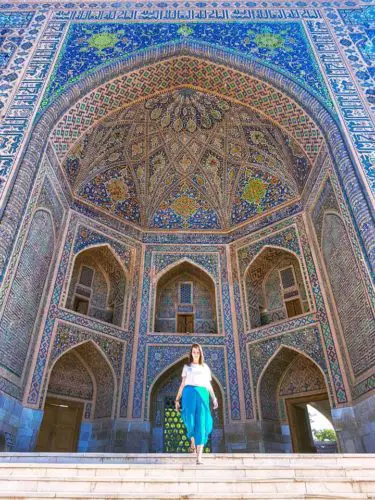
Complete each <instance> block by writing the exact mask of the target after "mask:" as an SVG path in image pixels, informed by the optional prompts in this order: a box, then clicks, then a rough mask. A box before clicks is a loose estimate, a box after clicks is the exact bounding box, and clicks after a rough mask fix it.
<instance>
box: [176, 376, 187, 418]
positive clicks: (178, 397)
mask: <svg viewBox="0 0 375 500" xmlns="http://www.w3.org/2000/svg"><path fill="white" fill-rule="evenodd" d="M185 382H186V377H182V382H181V384H180V387H179V388H178V391H177V396H176V399H175V408H176V411H179V410H180V399H181V396H182V391H183V390H184V387H185Z"/></svg>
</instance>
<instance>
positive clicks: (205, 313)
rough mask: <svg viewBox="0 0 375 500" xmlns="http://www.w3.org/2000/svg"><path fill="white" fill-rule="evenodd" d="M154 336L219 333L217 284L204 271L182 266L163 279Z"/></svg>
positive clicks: (159, 292)
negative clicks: (164, 333)
mask: <svg viewBox="0 0 375 500" xmlns="http://www.w3.org/2000/svg"><path fill="white" fill-rule="evenodd" d="M155 332H171V333H173V332H177V333H217V320H216V293H215V284H214V282H213V280H212V278H211V277H210V276H209V275H208V274H207V273H206V272H204V271H203V270H202V269H201V268H199V267H197V266H195V265H193V264H191V263H190V262H181V263H180V264H177V265H176V266H174V267H172V268H171V269H169V271H167V272H166V273H165V274H163V275H162V276H161V278H160V279H159V281H158V283H157V290H156V306H155Z"/></svg>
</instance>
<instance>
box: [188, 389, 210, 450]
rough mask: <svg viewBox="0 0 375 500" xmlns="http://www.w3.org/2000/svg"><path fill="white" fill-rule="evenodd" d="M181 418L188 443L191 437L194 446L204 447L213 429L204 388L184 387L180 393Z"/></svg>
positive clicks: (207, 394) (207, 397) (208, 401)
mask: <svg viewBox="0 0 375 500" xmlns="http://www.w3.org/2000/svg"><path fill="white" fill-rule="evenodd" d="M181 416H182V420H183V422H184V424H185V426H186V429H187V437H188V439H189V441H190V439H191V438H192V437H193V438H194V441H195V445H196V446H198V445H200V444H203V445H205V444H206V443H207V441H208V437H209V435H210V434H211V432H212V428H213V420H212V415H211V410H210V393H209V392H208V390H207V389H206V388H205V387H200V386H197V385H185V387H184V390H183V391H182V410H181Z"/></svg>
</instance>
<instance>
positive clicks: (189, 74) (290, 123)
mask: <svg viewBox="0 0 375 500" xmlns="http://www.w3.org/2000/svg"><path fill="white" fill-rule="evenodd" d="M181 85H185V86H189V87H198V88H199V87H201V88H204V89H205V90H206V91H207V92H208V93H210V92H214V93H219V94H220V95H221V96H223V97H226V98H228V99H229V100H230V99H234V100H236V101H239V102H241V103H242V104H243V105H245V106H249V107H251V108H253V109H256V111H257V112H259V113H263V114H264V115H265V116H266V117H267V118H269V119H271V120H272V121H274V122H276V123H277V125H278V126H279V127H280V128H282V129H283V130H286V131H287V133H289V134H290V135H291V136H292V137H293V138H294V139H295V141H296V142H297V144H299V146H300V147H301V149H302V150H303V151H304V152H305V154H306V156H307V157H308V158H309V159H310V161H311V162H313V161H314V159H315V158H316V156H317V153H318V151H319V148H320V146H321V144H322V142H323V138H322V135H321V133H320V131H319V129H318V127H317V126H316V125H315V124H314V122H313V121H312V120H311V118H310V117H309V116H308V114H307V113H306V112H305V111H304V110H303V109H302V108H301V107H300V106H299V105H298V104H296V103H295V102H294V101H293V100H292V99H290V98H289V97H288V96H286V95H285V94H283V93H282V92H280V91H279V90H276V89H275V88H274V87H272V86H271V85H269V84H267V83H266V82H264V81H261V80H258V79H256V78H254V77H252V76H249V75H246V74H245V73H242V72H240V71H237V70H233V69H230V68H226V69H225V70H224V71H223V69H222V67H221V66H220V65H218V64H214V63H212V62H211V61H207V60H205V61H203V60H201V59H197V58H194V57H189V56H180V57H178V58H172V59H170V60H166V61H160V62H158V63H155V64H150V65H149V66H147V67H144V68H141V69H138V70H135V71H130V72H129V73H126V74H125V75H123V76H121V77H118V78H115V79H114V80H112V81H110V82H107V83H105V84H103V85H101V86H99V87H97V88H96V89H95V90H93V91H91V92H90V93H88V94H87V95H86V96H84V97H83V98H82V99H80V100H79V101H78V102H77V103H76V104H74V105H73V106H72V107H71V108H70V109H69V111H67V112H66V113H65V115H64V116H63V117H62V118H61V119H60V121H59V122H58V123H57V125H56V126H55V127H54V129H53V131H52V134H51V142H52V144H53V146H54V148H55V151H56V153H57V155H58V157H59V158H60V159H63V157H64V156H65V155H66V154H67V153H68V151H69V149H70V148H71V147H72V146H73V144H74V143H75V142H76V141H77V139H78V138H79V137H80V136H81V135H82V134H83V133H85V132H87V131H88V129H89V128H90V127H91V126H93V125H94V124H95V123H96V122H97V121H98V120H99V119H101V118H103V117H104V116H106V115H107V114H108V113H109V112H111V111H114V110H115V109H119V108H121V107H125V106H128V105H130V104H132V103H134V101H136V100H137V99H144V98H145V97H146V98H147V97H151V96H153V95H157V94H160V93H161V92H165V91H167V90H170V89H174V88H176V86H181Z"/></svg>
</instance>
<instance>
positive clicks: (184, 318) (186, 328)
mask: <svg viewBox="0 0 375 500" xmlns="http://www.w3.org/2000/svg"><path fill="white" fill-rule="evenodd" d="M187 332H188V333H193V332H194V314H178V315H177V333H187Z"/></svg>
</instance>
